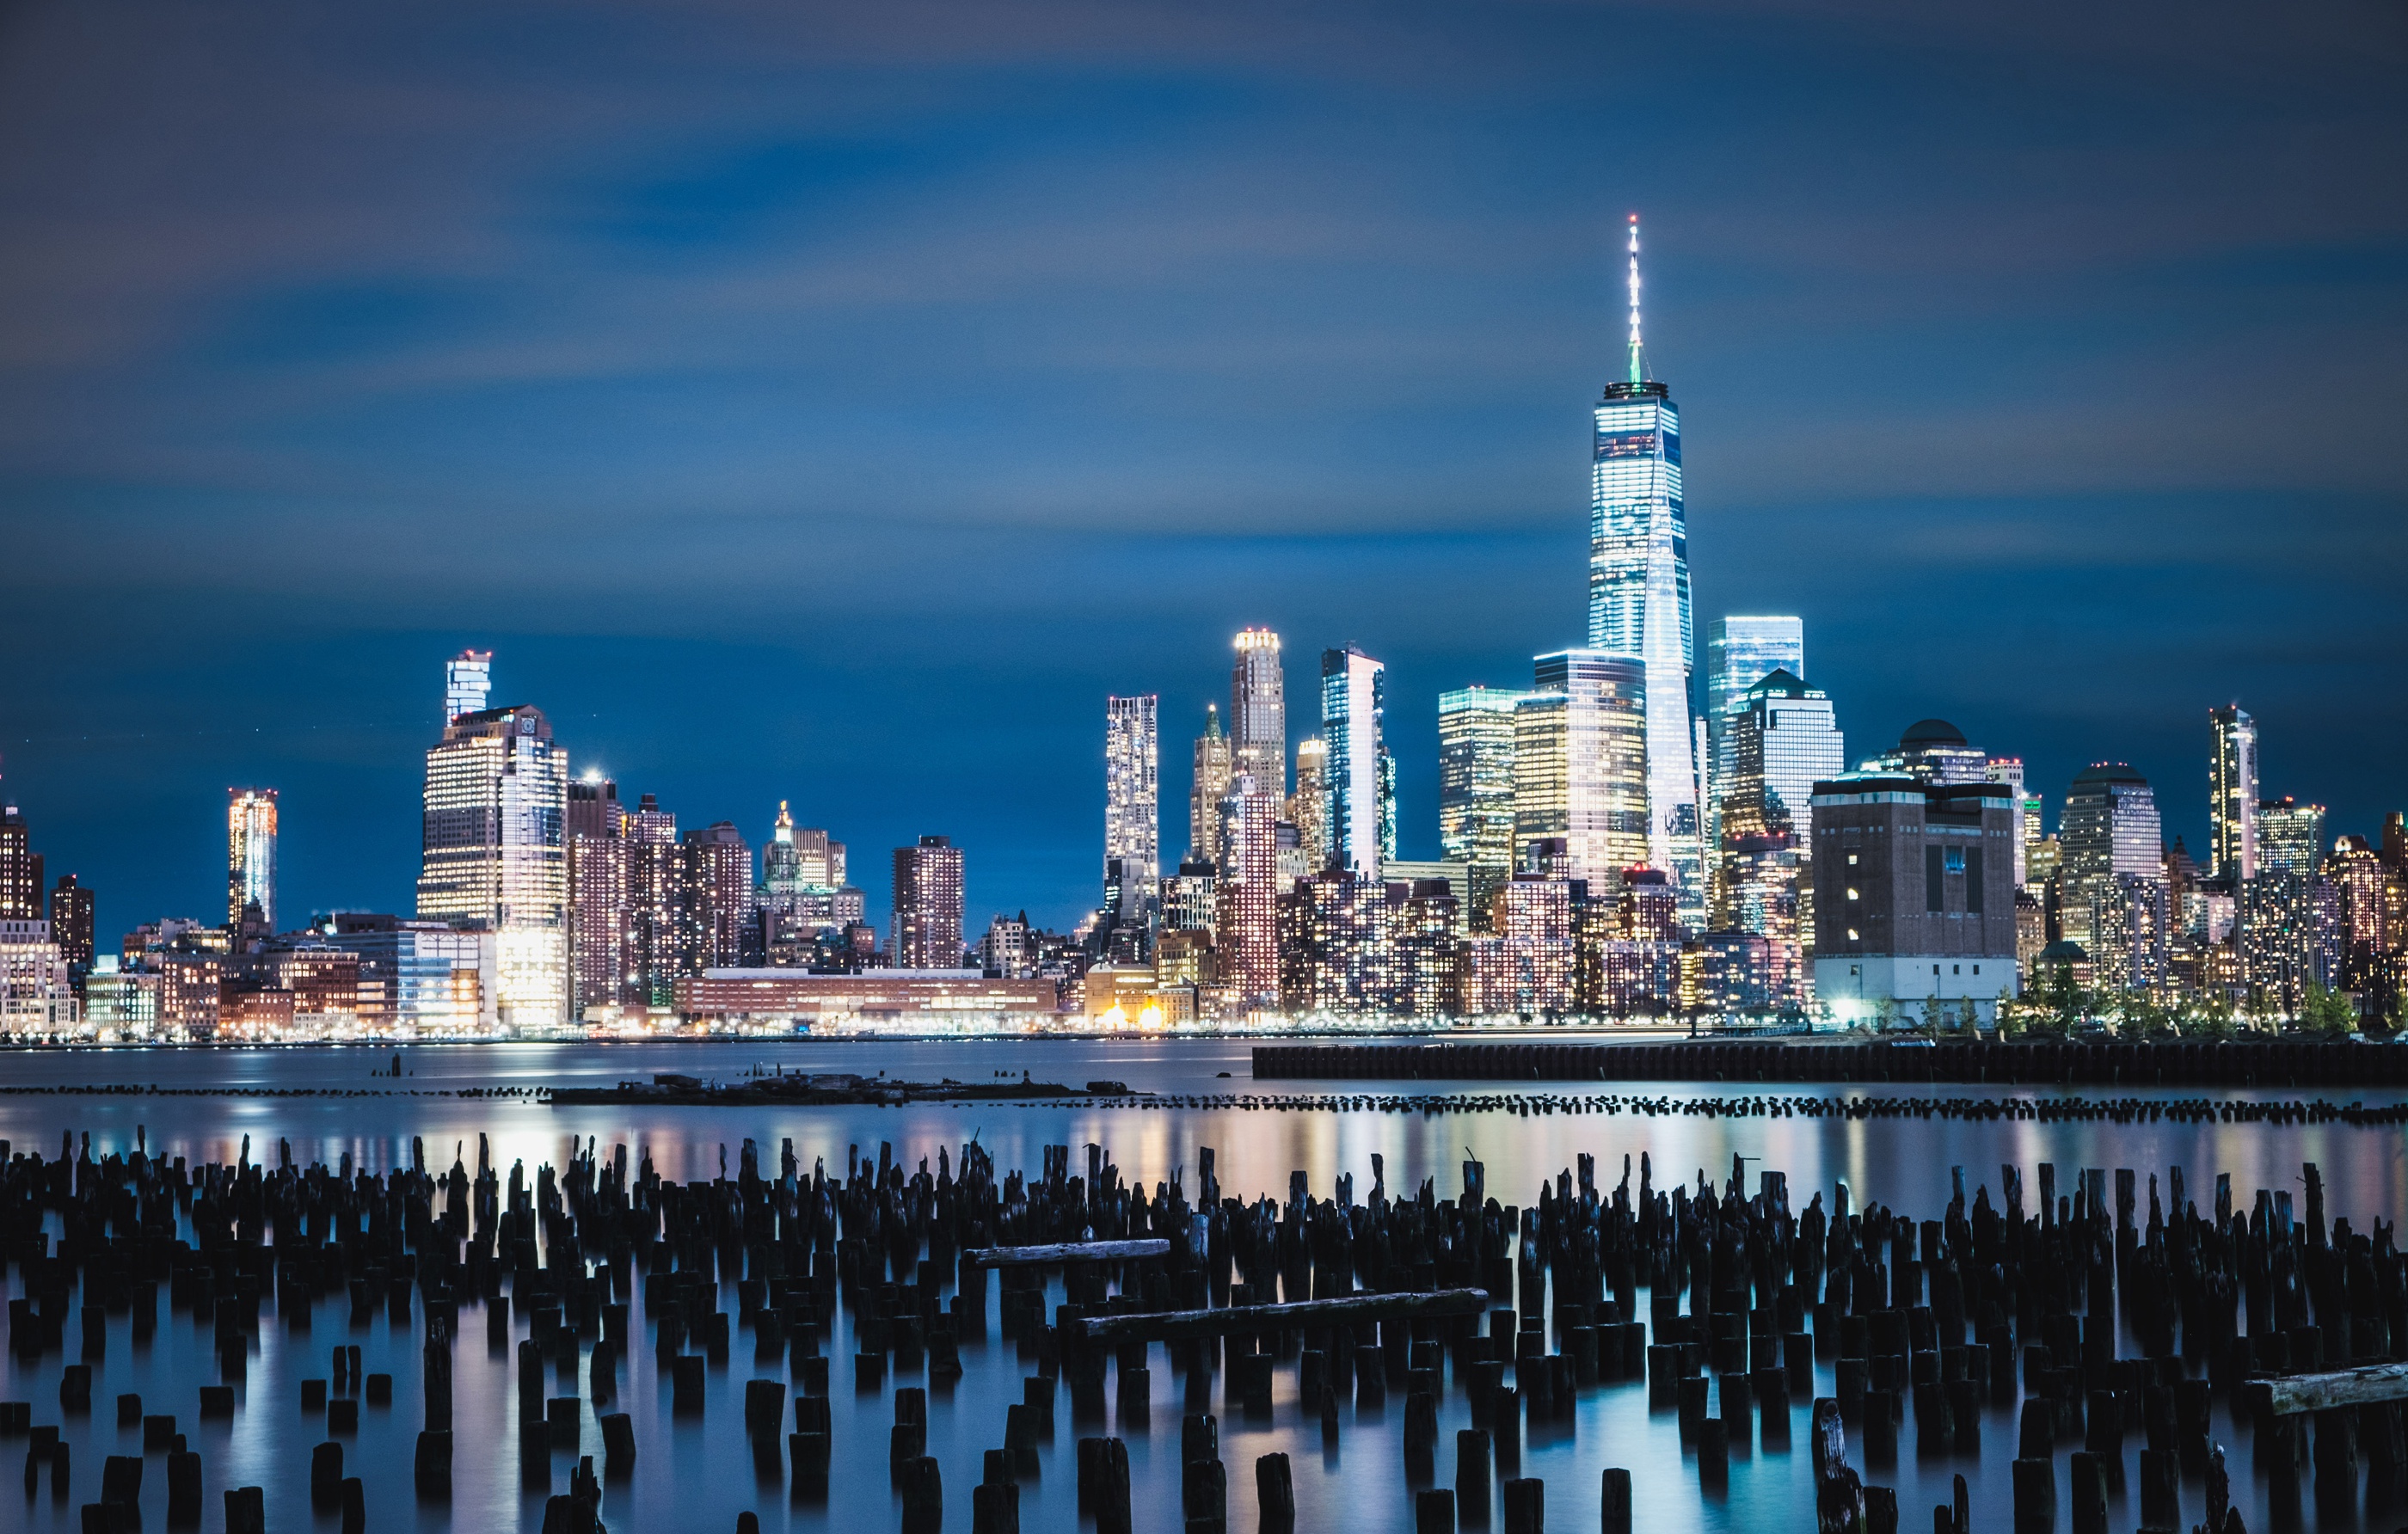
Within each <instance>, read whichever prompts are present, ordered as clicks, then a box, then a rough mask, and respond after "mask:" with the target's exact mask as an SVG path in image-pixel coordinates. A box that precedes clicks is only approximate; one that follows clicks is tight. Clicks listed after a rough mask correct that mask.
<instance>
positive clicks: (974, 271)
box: [0, 0, 2408, 945]
mask: <svg viewBox="0 0 2408 1534" xmlns="http://www.w3.org/2000/svg"><path fill="white" fill-rule="evenodd" d="M2403 63H2408V10H2403V9H2402V7H2401V6H2400V5H2399V4H2397V3H2391V0H2386V3H2383V4H2375V3H2368V0H2360V3H2350V4H2327V3H2318V0H2309V3H2306V4H2300V5H2294V6H2287V7H2276V8H2272V9H2270V8H2268V7H2263V6H2254V5H2253V6H2243V5H2234V4H2217V3H2211V4H2204V5H2200V4H2185V5H2180V6H2174V5H2143V6H2100V5H2095V4H2086V5H2082V6H2071V5H2049V4H2042V5H2030V4H2025V5H2016V6H2003V5H1970V4H1933V3H1930V0H1915V3H1912V4H1899V5H1894V6H1862V5H1859V6H1829V5H1803V4H1797V5H1787V4H1766V5H1748V4H1725V5H1715V4H1699V3H1697V0H1681V3H1678V4H1668V5H1660V6H1656V5H1638V4H1600V3H1570V0H1567V3H1560V4H1530V5H1517V4H1508V3H1497V0H1481V3H1476V4H1472V3H1465V4H1451V5H1428V4H1412V3H1402V0H1378V3H1376V4H1366V5H1360V6H1348V5H1338V4H1325V3H1321V0H1272V3H1268V4H1260V5H1255V4H1248V3H1244V0H1214V3H1211V4H1205V5H1193V4H1183V3H1178V0H1106V3H1101V4H1095V5H1081V4H1019V3H1014V0H979V3H977V4H966V5H959V6H949V5H928V4H915V3H910V0H901V3H897V0H880V3H878V4H874V5H867V6H865V5H858V4H853V5H839V6H824V7H823V6H812V5H802V4H794V3H790V0H776V3H763V4H757V5H753V4H724V5H701V4H682V5H679V6H675V7H660V8H658V9H652V8H640V7H615V6H607V5H596V4H592V3H588V0H580V3H578V4H574V5H561V6H556V7H537V6H523V5H507V4H495V3H492V0H477V3H474V4H465V5H452V4H443V3H428V0H411V3H409V4H407V5H387V4H346V5H341V6H327V5H324V4H321V3H314V0H313V3H309V4H299V5H293V6H289V7H271V6H256V5H238V6H225V7H221V6H209V7H195V6H190V5H184V4H173V5H159V6H142V5H115V4H108V3H106V0H97V3H95V0H76V3H73V4H41V3H35V4H19V5H14V6H11V7H7V8H6V9H5V10H0V646H5V658H0V771H5V774H6V783H5V789H0V792H5V793H6V795H7V797H9V798H11V799H14V800H15V801H17V802H18V803H20V804H21V805H22V807H23V809H24V810H25V812H26V814H27V816H28V817H29V819H30V820H31V821H32V823H33V825H34V830H35V839H36V846H37V848H38V849H40V850H41V851H43V852H44V853H47V854H48V856H49V859H50V869H51V871H52V873H53V874H56V873H58V872H65V871H74V872H76V873H78V874H79V875H81V876H83V878H84V879H85V881H86V882H89V883H91V884H93V885H94V886H95V887H96V888H97V890H98V891H99V910H100V925H101V930H102V932H103V934H104V937H103V942H104V945H106V944H107V943H108V941H109V940H110V939H111V938H113V936H114V935H115V934H116V933H119V932H122V931H123V930H124V929H125V928H126V927H128V926H130V925H133V924H135V923H136V922H139V921H144V920H149V919H152V918H155V917H157V916H160V915H163V914H171V913H189V914H196V915H200V916H203V917H207V918H215V917H219V916H222V910H223V905H222V901H223V893H222V892H223V888H224V884H223V878H224V875H223V855H224V853H223V829H222V827H223V818H222V817H223V794H224V790H225V788H226V787H227V786H228V785H229V784H235V783H254V782H255V783H261V784H265V785H272V786H275V787H277V788H279V789H280V790H281V791H282V795H283V831H282V848H281V858H282V893H281V904H282V913H283V915H284V916H285V917H286V919H287V923H288V925H289V924H290V923H291V922H293V921H295V920H298V919H299V918H301V917H304V916H306V915H307V914H308V913H309V912H311V911H313V910H318V911H322V910H335V909H379V910H405V911H406V910H409V904H410V901H411V898H412V889H413V883H414V880H415V877H416V872H417V857H418V835H419V821H418V794H419V790H420V783H421V772H422V763H423V758H422V754H421V753H423V749H424V748H425V746H426V745H427V744H428V743H430V741H431V740H432V739H433V738H434V737H435V735H436V734H437V729H438V727H439V723H440V722H439V719H438V717H437V716H438V714H439V712H440V698H441V681H442V679H441V667H442V662H443V660H444V658H445V656H446V655H447V654H449V653H451V652H454V651H456V650H458V649H459V648H461V647H462V646H463V645H466V644H474V645H477V646H479V647H490V648H491V649H493V650H494V651H495V678H496V687H495V699H494V701H495V703H497V704H498V703H504V702H513V703H514V702H531V703H534V704H537V705H538V706H540V707H542V708H543V709H544V710H547V711H548V712H549V713H550V714H551V715H552V719H553V721H554V722H555V724H556V726H557V728H558V731H559V734H560V737H561V738H562V739H563V740H564V741H565V742H566V745H567V747H568V750H569V752H570V754H571V760H572V763H573V765H574V767H575V768H576V769H578V770H582V769H583V768H584V767H587V766H589V765H598V766H599V767H602V768H604V769H605V770H607V771H609V773H610V774H612V775H613V776H614V777H616V778H617V780H618V781H619V782H620V784H621V787H622V792H623V793H624V795H626V796H628V797H629V798H633V797H634V796H635V795H637V794H638V793H640V792H643V791H647V790H649V791H652V792H654V793H656V794H658V795H659V796H660V797H661V799H662V801H663V803H664V804H665V805H666V806H667V807H668V808H670V809H672V810H675V811H676V812H677V813H678V815H679V817H680V821H681V825H683V826H688V827H691V826H696V825H701V824H708V823H710V822H711V821H715V820H719V819H722V818H727V819H733V820H734V821H736V823H737V824H738V825H739V826H740V827H741V828H742V830H743V832H744V834H745V836H746V837H747V839H750V840H752V841H753V842H754V843H756V844H757V843H758V842H759V841H760V840H761V839H763V838H764V837H765V836H766V834H767V827H768V824H769V822H770V820H771V817H772V816H773V814H774V812H775V810H776V808H777V802H778V800H780V799H781V798H786V799H791V800H792V801H793V802H794V805H795V810H796V817H797V819H799V820H801V821H802V822H804V823H805V824H824V825H825V826H827V827H828V828H829V829H830V830H831V831H832V832H833V833H834V834H835V835H836V836H838V837H839V838H840V839H843V840H845V841H846V842H847V843H848V844H849V845H850V846H851V848H852V849H853V869H854V877H855V880H856V882H860V883H861V884H863V885H864V886H865V887H866V888H867V890H868V892H869V900H870V907H871V910H872V913H873V919H874V920H875V921H876V922H877V923H878V925H879V926H880V928H881V929H882V930H883V929H884V927H885V925H886V920H885V911H884V905H885V900H886V868H885V865H886V850H887V849H888V848H890V847H892V846H894V845H895V844H896V843H897V842H898V841H903V840H908V839H910V838H912V837H915V836H917V835H918V834H920V833H923V832H944V833H948V834H951V835H952V836H953V837H954V838H955V839H957V840H958V841H960V842H961V843H962V844H963V845H964V846H965V847H966V848H967V849H968V880H969V894H968V906H969V923H970V926H971V928H972V931H973V933H975V932H976V931H977V930H979V929H981V928H982V927H983V925H984V924H985V920H986V917H987V916H988V914H989V913H991V912H993V911H995V910H1005V909H1019V908H1022V907H1025V908H1026V909H1028V910H1029V911H1030V913H1031V915H1032V916H1033V917H1036V918H1039V919H1040V920H1042V921H1045V922H1047V923H1049V924H1053V925H1067V924H1068V923H1069V922H1071V921H1072V920H1074V919H1075V918H1076V916H1077V914H1078V912H1079V911H1081V910H1083V909H1084V908H1086V907H1088V906H1091V905H1093V904H1094V903H1095V902H1096V900H1097V898H1098V890H1097V884H1098V868H1097V865H1098V863H1099V860H1100V853H1099V841H1100V835H1101V799H1102V746H1101V735H1102V724H1103V699H1104V695H1106V694H1107V693H1109V692H1114V691H1119V692H1149V691H1150V692H1158V693H1159V694H1160V695H1162V701H1163V714H1164V723H1165V728H1164V737H1165V739H1164V750H1163V767H1164V773H1163V779H1164V782H1163V801H1164V807H1165V814H1164V838H1163V839H1164V846H1165V851H1166V854H1167V856H1168V857H1171V858H1175V857H1176V856H1177V855H1178V853H1179V852H1180V851H1181V849H1182V848H1183V846H1184V845H1185V840H1186V806H1185V793H1186V786H1187V785H1186V780H1187V765H1186V764H1187V752H1188V744H1189V738H1191V737H1192V736H1193V735H1194V733H1195V732H1196V730H1197V727H1198V726H1199V725H1200V722H1201V718H1202V714H1203V709H1204V705H1205V703H1206V701H1207V700H1208V699H1211V698H1216V697H1218V698H1226V689H1227V676H1228V663H1229V638H1230V636H1231V635H1232V634H1233V633H1234V632H1235V631H1236V630H1237V629H1238V628H1239V627H1240V626H1242V625H1244V624H1269V625H1271V626H1273V627H1276V628H1277V629H1279V630H1280V631H1281V633H1282V634H1283V636H1284V637H1285V640H1286V646H1287V652H1288V655H1289V657H1290V665H1289V670H1288V679H1289V689H1290V698H1291V719H1292V720H1295V721H1297V725H1295V726H1292V729H1291V735H1292V737H1293V736H1297V735H1301V734H1303V733H1305V731H1304V728H1303V727H1302V725H1303V722H1304V720H1305V719H1306V717H1307V716H1308V715H1309V714H1310V712H1311V711H1312V707H1311V701H1310V700H1312V698H1313V697H1314V695H1315V693H1316V690H1317V689H1316V679H1317V673H1318V664H1317V661H1318V655H1319V652H1320V651H1321V650H1322V649H1323V648H1324V647H1325V646H1329V645H1337V644H1342V643H1346V642H1349V641H1352V642H1355V643H1359V644H1361V645H1362V646H1363V647H1364V648H1365V649H1367V650H1368V651H1369V652H1371V653H1372V654H1374V655H1377V656H1379V657H1380V658H1382V659H1383V660H1384V661H1386V662H1387V664H1388V667H1389V672H1388V675H1389V684H1390V691H1389V694H1388V697H1389V712H1388V731H1389V739H1390V742H1391V745H1392V748H1393V749H1394V750H1395V751H1396V752H1397V753H1398V758H1399V766H1400V778H1401V795H1402V800H1401V814H1400V821H1401V824H1402V828H1403V836H1402V839H1403V848H1402V851H1403V852H1404V853H1405V854H1406V855H1408V856H1435V855H1436V853H1437V767H1436V741H1437V726H1436V719H1435V712H1436V700H1437V695H1438V694H1439V693H1440V692H1441V691H1443V690H1445V689H1448V688H1452V687H1456V686H1460V685H1463V684H1465V683H1467V682H1470V681H1487V682H1490V683H1493V684H1503V685H1513V684H1519V683H1523V682H1526V681H1527V677H1528V674H1529V656H1530V655H1531V654H1532V653H1533V652H1537V651H1541V650H1544V649H1552V648H1557V647H1560V646H1562V645H1565V644H1568V643H1575V642H1578V641H1579V639H1580V638H1581V635H1582V624H1583V614H1584V579H1585V555H1586V530H1587V474H1588V464H1587V443H1588V422H1587V415H1586V411H1587V409H1588V407H1589V405H1590V404H1591V402H1592V401H1593V400H1594V399H1595V398H1596V396H1597V394H1598V388H1599V386H1600V385H1601V384H1602V383H1603V382H1605V381H1606V380H1609V379H1611V378H1613V377H1615V376H1616V375H1617V374H1618V373H1619V371H1620V369H1621V366H1622V359H1621V354H1620V351H1619V346H1620V339H1621V328H1622V312H1621V290H1620V285H1619V283H1620V272H1619V256H1618V252H1617V251H1616V250H1615V245H1616V241H1617V238H1618V235H1619V232H1620V230H1621V227H1622V225H1623V221H1624V220H1625V219H1626V218H1627V216H1628V215H1629V214H1630V213H1631V212H1633V211H1637V212H1640V213H1641V215H1642V216H1643V218H1644V219H1645V221H1646V222H1645V231H1646V243H1647V251H1646V272H1647V280H1648V289H1647V291H1648V297H1649V313H1648V321H1647V323H1648V338H1649V355H1650V358H1651V361H1652V362H1653V364H1654V371H1655V372H1656V376H1658V377H1660V378H1662V379H1664V380H1668V381H1669V382H1670V385H1671V388H1672V391H1673V394H1674V397H1675V398H1676V399H1677V400H1678V401H1679V403H1680V405H1681V407H1682V409H1683V417H1684V420H1683V424H1684V455H1685V466H1686V470H1687V476H1688V479H1687V486H1688V512H1689V530H1690V554H1691V560H1692V567H1693V570H1694V572H1695V579H1696V590H1697V597H1698V612H1699V631H1700V636H1701V638H1702V633H1703V629H1704V624H1705V620H1706V619H1707V618H1709V617H1712V616H1713V615H1715V614H1718V613H1725V612H1756V611H1777V612H1797V613H1800V614H1802V615H1803V616H1804V617H1805V620H1806V623H1807V647H1808V648H1807V659H1808V675H1809V679H1810V680H1811V681H1813V682H1815V683H1817V684H1819V685H1821V686H1823V687H1826V688H1828V690H1829V691H1830V693H1831V695H1832V696H1833V698H1834V699H1835V700H1836V703H1837V706H1838V708H1839V711H1840V717H1841V721H1842V724H1843V726H1844V727H1845V729H1846V730H1847V732H1848V743H1849V753H1850V755H1851V757H1852V758H1854V757H1856V756H1860V755H1863V754H1867V753H1871V752H1872V751H1874V750H1877V749H1880V748H1881V747H1882V746H1884V745H1885V744H1886V743H1887V742H1889V741H1892V740H1894V739H1895V738H1896V737H1897V735H1898V732H1899V729H1900V728H1901V727H1902V726H1904V725H1905V724H1908V723H1909V722H1910V721H1913V720H1914V719H1916V718H1919V717H1921V716H1924V715H1928V714H1938V715H1942V716H1944V717H1946V718H1949V719H1951V720H1954V721H1955V722H1956V723H1957V724H1958V725H1959V726H1961V727H1962V728H1963V729H1964V730H1965V732H1966V733H1967V735H1968V736H1969V737H1970V738H1971V739H1972V740H1973V741H1974V742H1975V743H1976V744H1978V745H1981V746H1983V747H1985V748H1987V749H1989V750H1991V751H1993V752H2001V753H2010V752H2011V753H2021V754H2023V755H2024V756H2025V757H2026V758H2027V760H2028V762H2029V764H2030V769H2031V778H2032V781H2033V783H2034V785H2035V786H2037V787H2038V788H2040V789H2041V790H2042V792H2044V793H2045V794H2046V795H2047V796H2048V800H2049V806H2048V809H2049V815H2050V818H2051V821H2052V824H2053V823H2054V819H2055V814H2056V810H2057V805H2058V803H2059V801H2060V799H2061V796H2062V795H2063V792H2064V788H2065V785H2066V784H2067V782H2068V781H2070V780H2071V777H2072V775H2073V774H2074V772H2076V771H2077V770H2078V769H2079V768H2080V767H2082V766H2083V765H2084V764H2085V763H2086V762H2089V761H2093V760H2097V759H2100V758H2120V759H2124V760H2128V761H2129V762H2131V763H2133V764H2134V765H2135V766H2137V767H2139V768H2140V769H2141V770H2142V771H2143V772H2144V773H2145V774H2147V775H2148V777H2149V778H2150V779H2151V780H2152V781H2155V782H2156V783H2157V786H2158V793H2159V796H2160V799H2161V802H2162V803H2163V804H2164V805H2165V806H2166V810H2167V829H2168V833H2169V835H2170V836H2171V835H2172V834H2174V833H2177V832H2179V833H2181V834H2183V835H2184V836H2185V837H2186V839H2187V840H2188V842H2189V844H2190V846H2191V847H2192V848H2193V850H2194V851H2198V850H2200V848H2201V844H2202V842H2203V840H2204V832H2205V824H2206V808H2205V805H2206V772H2207V760H2206V757H2207V744H2208V735H2207V711H2208V710H2209V709H2210V707H2212V706H2214V705H2215V704H2218V703H2223V702H2226V701H2229V700H2233V699H2238V700H2239V701H2240V702H2241V703H2242V704H2243V707H2245V708H2247V709H2249V710H2252V711H2253V712H2255V713H2256V714H2257V716H2258V718H2259V720H2260V721H2261V724H2262V726H2263V731H2264V742H2265V743H2264V773H2265V777H2264V785H2263V786H2264V789H2265V791H2266V792H2267V793H2268V794H2269V795H2281V794H2295V795H2298V796H2302V797H2309V798H2315V799H2317V800H2320V801H2322V802H2325V803H2327V804H2329V805H2330V806H2332V807H2333V810H2334V821H2333V825H2334V829H2335V830H2336V831H2347V830H2355V831H2359V832H2364V833H2368V834H2372V833H2373V832H2375V831H2376V830H2377V829H2378V827H2379V825H2380V820H2381V816H2382V815H2383V814H2384V813H2385V812H2386V811H2387V810H2392V809H2395V808H2399V807H2401V805H2403V804H2408V783H2403V782H2402V781H2401V762H2402V760H2403V756H2408V714H2403V698H2402V691H2401V682H2400V676H2401V665H2400V662H2401V655H2402V650H2403V639H2408V602H2403V601H2402V600H2401V591H2402V589H2403V581H2402V578H2403V576H2408V531H2403V516H2402V513H2403V511H2408V455H2403V451H2402V450H2403V447H2408V440H2403V438H2408V383H2404V382H2403V378H2408V195H2403V188H2408V89H2403V88H2402V84H2401V81H2402V79H2403V69H2402V65H2403Z"/></svg>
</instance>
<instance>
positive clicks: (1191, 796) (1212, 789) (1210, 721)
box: [1187, 703, 1229, 859]
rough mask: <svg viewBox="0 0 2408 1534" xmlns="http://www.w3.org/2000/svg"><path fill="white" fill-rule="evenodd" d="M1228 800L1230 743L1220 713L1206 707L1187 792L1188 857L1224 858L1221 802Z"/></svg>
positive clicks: (1208, 706)
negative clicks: (1194, 765)
mask: <svg viewBox="0 0 2408 1534" xmlns="http://www.w3.org/2000/svg"><path fill="white" fill-rule="evenodd" d="M1228 796H1229V740H1228V737H1226V736H1225V735H1223V734H1222V733H1221V710H1219V709H1218V708H1216V707H1215V706H1213V705H1212V704H1210V703H1208V704H1206V705H1204V733H1203V734H1202V735H1199V736H1197V738H1196V770H1195V775H1194V776H1193V777H1192V778H1191V779H1190V780H1189V786H1188V792H1187V855H1188V857H1189V858H1190V859H1195V858H1215V857H1218V856H1220V855H1221V801H1222V800H1224V799H1226V798H1227V797H1228Z"/></svg>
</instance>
